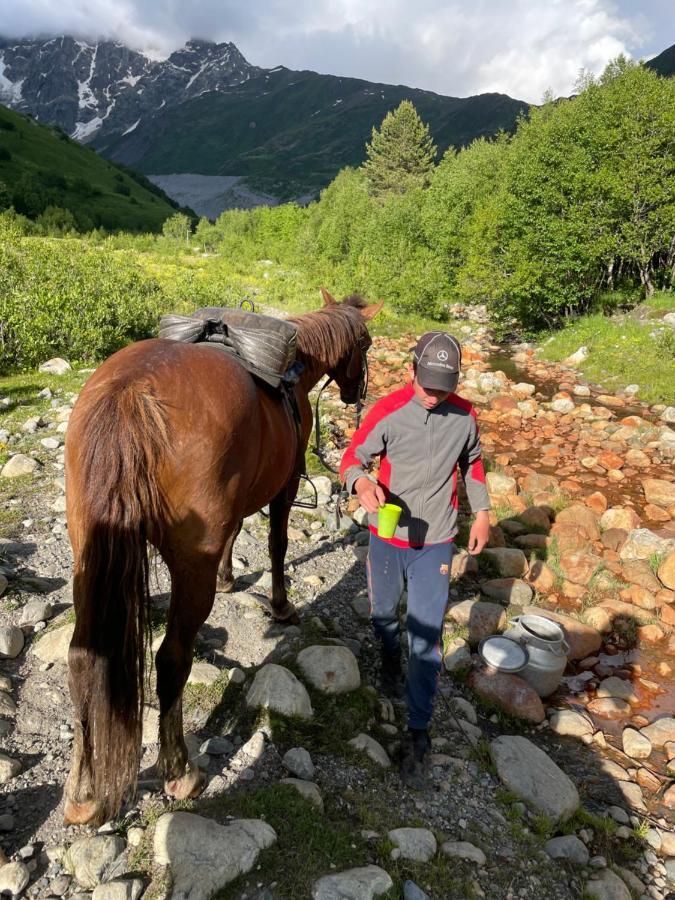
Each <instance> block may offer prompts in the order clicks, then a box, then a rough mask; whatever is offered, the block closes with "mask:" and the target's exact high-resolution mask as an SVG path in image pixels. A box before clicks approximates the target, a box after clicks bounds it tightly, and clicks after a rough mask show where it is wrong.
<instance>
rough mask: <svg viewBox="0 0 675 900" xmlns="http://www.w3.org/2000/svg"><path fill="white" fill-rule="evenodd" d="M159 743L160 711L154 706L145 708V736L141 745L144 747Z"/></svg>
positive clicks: (143, 735)
mask: <svg viewBox="0 0 675 900" xmlns="http://www.w3.org/2000/svg"><path fill="white" fill-rule="evenodd" d="M158 741H159V710H158V709H155V708H154V706H144V707H143V734H142V737H141V743H142V744H143V746H144V747H149V746H150V745H151V744H156V743H157V742H158Z"/></svg>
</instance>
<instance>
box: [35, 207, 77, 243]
mask: <svg viewBox="0 0 675 900" xmlns="http://www.w3.org/2000/svg"><path fill="white" fill-rule="evenodd" d="M35 224H36V225H37V226H38V228H39V229H40V232H41V233H42V234H46V235H52V236H54V235H62V234H68V232H71V231H77V222H76V220H75V216H74V215H73V214H72V212H71V211H70V210H69V209H63V208H62V207H60V206H48V207H47V208H46V209H45V211H44V212H43V213H40V215H39V216H38V217H37V219H36V221H35Z"/></svg>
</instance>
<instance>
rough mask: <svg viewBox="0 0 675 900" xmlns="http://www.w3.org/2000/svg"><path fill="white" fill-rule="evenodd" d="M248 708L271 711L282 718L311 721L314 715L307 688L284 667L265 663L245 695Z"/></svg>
mask: <svg viewBox="0 0 675 900" xmlns="http://www.w3.org/2000/svg"><path fill="white" fill-rule="evenodd" d="M246 703H247V705H248V706H252V707H256V708H263V709H271V710H274V712H278V713H280V714H281V715H282V716H298V718H301V719H311V718H312V716H313V715H314V710H313V709H312V704H311V701H310V699H309V694H308V693H307V688H306V687H305V686H304V684H302V683H301V682H300V681H298V679H297V678H296V677H295V675H294V674H293V673H292V672H289V670H288V669H286V668H285V667H284V666H278V665H276V664H275V663H267V665H265V666H263V667H262V669H259V670H258V672H257V673H256V676H255V678H254V679H253V684H252V685H251V687H250V688H249V691H248V693H247V694H246Z"/></svg>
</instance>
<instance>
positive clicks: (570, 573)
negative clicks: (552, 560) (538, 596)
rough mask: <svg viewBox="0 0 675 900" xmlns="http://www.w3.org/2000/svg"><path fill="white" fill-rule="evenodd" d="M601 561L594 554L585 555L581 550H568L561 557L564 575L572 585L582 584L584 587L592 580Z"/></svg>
mask: <svg viewBox="0 0 675 900" xmlns="http://www.w3.org/2000/svg"><path fill="white" fill-rule="evenodd" d="M600 563H601V560H600V559H599V558H598V557H597V556H594V555H593V554H592V553H584V552H583V551H581V550H568V551H567V552H566V553H563V554H561V556H560V568H561V570H562V573H563V575H564V576H565V578H566V579H567V580H568V581H571V582H572V584H580V585H583V586H584V587H585V586H586V585H587V584H588V582H589V581H590V580H591V578H592V577H593V575H594V574H595V572H596V571H597V569H598V567H599V566H600Z"/></svg>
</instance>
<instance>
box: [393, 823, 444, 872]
mask: <svg viewBox="0 0 675 900" xmlns="http://www.w3.org/2000/svg"><path fill="white" fill-rule="evenodd" d="M387 837H388V838H389V840H390V841H391V842H392V844H394V845H395V846H396V847H398V849H399V850H400V851H401V858H402V859H409V860H412V861H413V862H421V863H426V862H429V860H431V859H433V857H434V856H435V855H436V850H437V844H436V838H435V837H434V835H433V832H431V831H429V829H428V828H394V829H393V830H392V831H390V832H389V833H388V835H387Z"/></svg>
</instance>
